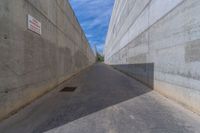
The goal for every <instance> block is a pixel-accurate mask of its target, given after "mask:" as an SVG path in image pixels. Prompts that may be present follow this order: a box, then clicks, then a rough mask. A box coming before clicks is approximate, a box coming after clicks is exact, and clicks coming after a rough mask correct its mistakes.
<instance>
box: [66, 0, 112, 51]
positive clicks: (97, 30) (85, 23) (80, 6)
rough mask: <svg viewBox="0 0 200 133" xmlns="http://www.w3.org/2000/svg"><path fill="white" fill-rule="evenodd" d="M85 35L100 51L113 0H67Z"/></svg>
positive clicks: (103, 42) (92, 45)
mask: <svg viewBox="0 0 200 133" xmlns="http://www.w3.org/2000/svg"><path fill="white" fill-rule="evenodd" d="M69 2H70V3H71V6H72V8H73V9H74V12H75V14H76V16H77V18H78V20H79V23H80V24H81V26H82V28H83V30H84V32H85V35H86V37H87V39H88V41H89V43H90V45H91V47H93V48H94V45H96V47H97V50H98V51H99V52H100V53H102V52H103V47H104V44H105V39H106V35H107V30H108V26H109V21H110V17H111V14H112V9H113V5H114V0H69Z"/></svg>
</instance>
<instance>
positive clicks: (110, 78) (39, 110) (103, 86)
mask: <svg viewBox="0 0 200 133" xmlns="http://www.w3.org/2000/svg"><path fill="white" fill-rule="evenodd" d="M72 86H73V87H77V88H76V89H75V90H74V91H71V92H65V91H61V90H62V89H63V88H65V87H72ZM150 91H152V90H151V89H150V88H149V87H147V86H146V85H143V84H142V83H140V82H138V81H137V80H134V79H133V78H131V77H129V76H127V75H125V74H123V73H121V72H119V71H117V70H115V69H113V68H112V67H111V66H107V65H105V64H100V63H98V64H95V65H93V66H91V67H89V68H88V69H86V70H85V71H82V72H81V73H80V74H78V75H76V76H75V77H73V78H72V79H71V80H69V81H67V82H66V83H64V84H62V85H61V87H58V88H57V90H56V91H55V94H54V93H53V95H50V96H48V97H47V98H46V99H45V100H38V104H35V105H34V104H33V105H30V106H29V107H31V109H29V110H30V111H26V109H25V110H24V112H25V113H22V114H21V115H17V114H16V116H15V118H16V119H14V120H12V119H11V123H9V124H7V125H6V126H4V130H3V131H5V132H13V131H20V132H27V131H28V132H29V133H41V132H45V131H49V130H51V129H53V128H56V127H60V126H62V125H65V124H67V123H69V122H72V121H74V120H77V119H79V118H81V117H84V116H87V115H89V114H92V113H95V112H97V111H100V110H102V109H105V108H107V107H110V106H113V105H116V104H118V103H121V102H124V101H127V100H130V99H132V98H135V97H137V96H140V95H143V94H145V93H148V92H150ZM22 112H23V111H22Z"/></svg>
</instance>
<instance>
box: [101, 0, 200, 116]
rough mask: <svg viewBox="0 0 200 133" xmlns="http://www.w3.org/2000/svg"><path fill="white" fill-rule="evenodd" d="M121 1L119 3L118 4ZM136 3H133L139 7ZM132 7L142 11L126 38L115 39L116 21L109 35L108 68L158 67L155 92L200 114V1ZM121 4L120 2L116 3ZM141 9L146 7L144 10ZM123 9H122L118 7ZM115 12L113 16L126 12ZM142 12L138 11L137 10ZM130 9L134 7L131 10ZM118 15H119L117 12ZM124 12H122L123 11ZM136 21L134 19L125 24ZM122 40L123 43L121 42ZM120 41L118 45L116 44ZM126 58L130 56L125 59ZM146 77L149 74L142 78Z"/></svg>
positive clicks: (168, 1) (180, 0) (177, 0)
mask: <svg viewBox="0 0 200 133" xmlns="http://www.w3.org/2000/svg"><path fill="white" fill-rule="evenodd" d="M117 1H119V0H117ZM137 1H140V0H136V2H133V3H135V4H136V3H137ZM140 2H142V3H141V4H142V5H143V6H142V5H141V6H137V7H135V6H134V5H132V7H135V8H133V11H136V12H138V11H141V13H140V14H139V16H138V17H137V18H136V20H135V21H134V23H130V22H129V23H130V24H131V26H130V27H129V29H128V30H124V29H126V28H125V27H123V24H122V26H121V27H118V29H120V28H121V31H125V33H124V34H118V35H120V36H117V37H113V36H114V35H112V34H114V33H113V32H112V31H113V30H114V26H113V25H115V19H116V18H117V17H112V20H111V22H110V28H109V31H108V35H109V36H107V40H108V41H106V46H105V48H106V49H105V51H104V53H105V59H106V61H105V62H106V63H107V64H115V65H116V64H133V65H134V64H135V65H137V64H145V63H147V64H149V63H153V64H154V65H153V66H154V82H155V84H154V85H155V86H154V89H155V90H157V91H159V92H160V93H162V94H163V95H165V96H167V97H170V98H172V99H174V100H176V101H177V102H179V103H181V104H183V105H185V106H186V107H188V108H190V109H192V110H193V111H195V112H198V113H199V112H200V108H199V107H200V102H199V98H198V97H200V95H199V94H200V89H199V88H200V70H199V69H198V68H199V67H200V66H199V65H200V62H199V59H200V55H199V53H200V50H199V46H200V45H199V43H200V41H199V40H200V28H199V27H200V16H199V12H200V1H199V0H165V1H163V0H151V1H149V2H147V1H140ZM116 3H119V2H116ZM141 7H144V9H143V10H141ZM115 8H120V6H119V5H118V6H115ZM115 8H114V10H113V14H115V16H118V15H117V14H116V13H118V12H120V10H124V8H120V9H115ZM137 8H138V9H137ZM129 9H130V7H129ZM115 11H118V12H115ZM121 12H122V11H121ZM132 19H135V17H134V16H132V15H130V16H128V17H127V18H126V19H125V20H124V24H126V22H127V21H131V20H132ZM117 39H119V40H117ZM116 40H117V42H115V41H116ZM124 53H128V54H126V56H122V55H124ZM141 75H144V76H146V74H141Z"/></svg>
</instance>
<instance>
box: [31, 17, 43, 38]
mask: <svg viewBox="0 0 200 133" xmlns="http://www.w3.org/2000/svg"><path fill="white" fill-rule="evenodd" d="M28 29H29V30H31V31H33V32H35V33H37V34H39V35H41V34H42V24H41V22H39V21H38V20H37V19H35V18H34V17H32V16H31V15H28Z"/></svg>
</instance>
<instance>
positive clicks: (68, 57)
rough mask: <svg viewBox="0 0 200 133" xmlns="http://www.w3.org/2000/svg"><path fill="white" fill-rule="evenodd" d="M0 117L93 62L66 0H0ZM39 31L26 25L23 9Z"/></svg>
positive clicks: (83, 36)
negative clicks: (33, 19) (37, 23)
mask: <svg viewBox="0 0 200 133" xmlns="http://www.w3.org/2000/svg"><path fill="white" fill-rule="evenodd" d="M0 10H1V11H0V29H1V30H0V119H2V118H5V117H6V116H8V115H9V114H11V113H13V112H14V111H16V110H17V109H19V108H21V107H23V106H24V105H26V104H28V103H29V102H31V101H32V100H34V99H36V98H37V97H39V96H41V95H43V94H44V93H45V92H48V91H50V90H51V89H53V88H54V87H55V86H56V85H58V84H60V83H61V82H63V81H64V80H66V79H68V78H69V77H71V76H72V75H74V74H76V73H78V72H79V71H81V70H83V69H84V68H86V67H87V66H89V65H92V64H93V63H94V62H95V56H94V54H93V52H92V50H91V48H90V47H89V44H88V42H87V39H86V38H85V35H84V33H83V31H82V29H81V27H80V25H79V23H78V21H77V19H76V17H75V16H74V13H73V11H72V9H71V7H70V5H69V3H68V1H67V0H45V1H44V0H17V1H16V0H0ZM28 14H29V15H31V16H33V17H34V18H36V19H37V20H38V21H40V22H41V23H42V34H41V35H39V34H36V33H34V32H32V31H30V30H28V29H27V15H28Z"/></svg>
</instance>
